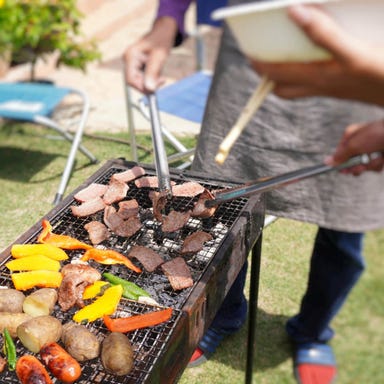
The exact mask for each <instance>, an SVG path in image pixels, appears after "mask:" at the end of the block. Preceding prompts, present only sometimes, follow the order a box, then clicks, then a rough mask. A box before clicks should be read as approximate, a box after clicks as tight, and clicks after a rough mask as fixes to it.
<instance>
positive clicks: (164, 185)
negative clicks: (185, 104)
mask: <svg viewBox="0 0 384 384" xmlns="http://www.w3.org/2000/svg"><path fill="white" fill-rule="evenodd" d="M147 97H148V106H149V113H150V117H151V132H152V142H153V149H154V153H155V166H156V174H157V178H158V180H159V190H160V192H166V194H167V198H171V197H172V188H171V177H170V174H169V167H168V159H167V154H166V151H165V146H164V140H163V134H162V130H161V123H160V117H159V109H158V106H157V99H156V95H155V93H150V94H148V95H147Z"/></svg>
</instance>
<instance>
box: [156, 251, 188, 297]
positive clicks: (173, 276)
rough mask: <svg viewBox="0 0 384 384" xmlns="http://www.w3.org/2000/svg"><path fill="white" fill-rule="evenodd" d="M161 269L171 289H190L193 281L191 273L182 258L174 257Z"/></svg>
mask: <svg viewBox="0 0 384 384" xmlns="http://www.w3.org/2000/svg"><path fill="white" fill-rule="evenodd" d="M161 269H162V270H163V272H164V274H165V275H166V276H167V278H168V280H169V282H170V284H171V286H172V288H173V289H174V290H175V291H179V290H181V289H185V288H188V287H191V286H192V285H193V279H192V275H191V271H190V270H189V267H188V265H187V263H186V262H185V260H184V259H183V258H182V257H176V258H175V259H173V260H170V261H167V262H166V263H164V264H162V265H161Z"/></svg>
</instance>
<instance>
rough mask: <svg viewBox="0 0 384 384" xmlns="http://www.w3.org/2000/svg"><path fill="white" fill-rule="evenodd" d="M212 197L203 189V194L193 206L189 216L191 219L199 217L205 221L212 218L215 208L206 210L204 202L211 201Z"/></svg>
mask: <svg viewBox="0 0 384 384" xmlns="http://www.w3.org/2000/svg"><path fill="white" fill-rule="evenodd" d="M213 199H214V196H213V194H212V193H211V192H210V191H209V190H208V189H205V190H204V192H203V193H202V194H201V195H200V196H199V199H198V200H197V202H196V203H195V206H194V207H193V209H192V212H191V216H193V217H200V218H202V219H206V218H208V217H212V216H213V215H214V214H215V212H216V208H217V207H211V208H207V207H206V206H205V202H206V201H207V200H213Z"/></svg>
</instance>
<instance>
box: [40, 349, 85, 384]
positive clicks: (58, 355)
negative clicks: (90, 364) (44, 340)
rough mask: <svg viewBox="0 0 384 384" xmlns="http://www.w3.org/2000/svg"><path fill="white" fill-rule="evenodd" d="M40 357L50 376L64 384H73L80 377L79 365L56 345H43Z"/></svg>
mask: <svg viewBox="0 0 384 384" xmlns="http://www.w3.org/2000/svg"><path fill="white" fill-rule="evenodd" d="M40 356H41V359H42V360H43V362H44V364H45V365H46V366H47V367H48V369H49V371H50V372H51V373H52V375H53V376H55V377H56V378H57V379H59V380H60V381H62V382H64V383H73V382H74V381H76V380H77V379H78V378H79V377H80V375H81V368H80V364H79V363H78V362H77V361H76V360H75V359H74V358H73V357H72V356H71V355H70V354H69V353H68V352H67V351H66V350H65V349H64V348H62V347H60V345H59V344H57V343H49V344H45V345H43V347H42V348H41V350H40Z"/></svg>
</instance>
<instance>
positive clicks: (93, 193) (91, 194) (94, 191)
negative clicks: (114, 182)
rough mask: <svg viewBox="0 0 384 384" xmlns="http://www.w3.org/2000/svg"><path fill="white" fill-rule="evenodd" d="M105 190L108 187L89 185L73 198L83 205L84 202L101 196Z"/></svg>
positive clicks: (95, 184) (97, 184)
mask: <svg viewBox="0 0 384 384" xmlns="http://www.w3.org/2000/svg"><path fill="white" fill-rule="evenodd" d="M107 188H108V186H107V185H105V184H99V183H91V184H89V185H88V186H87V187H85V188H84V189H81V190H80V191H79V192H77V193H76V194H75V195H74V196H73V197H74V199H75V200H77V201H80V202H82V203H83V202H85V201H88V200H92V199H94V198H95V197H101V196H103V195H104V193H105V191H106V190H107Z"/></svg>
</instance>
